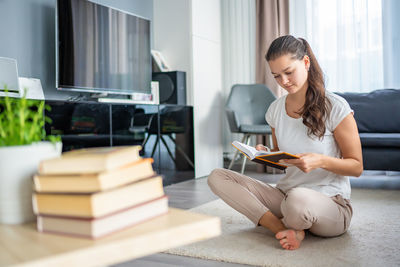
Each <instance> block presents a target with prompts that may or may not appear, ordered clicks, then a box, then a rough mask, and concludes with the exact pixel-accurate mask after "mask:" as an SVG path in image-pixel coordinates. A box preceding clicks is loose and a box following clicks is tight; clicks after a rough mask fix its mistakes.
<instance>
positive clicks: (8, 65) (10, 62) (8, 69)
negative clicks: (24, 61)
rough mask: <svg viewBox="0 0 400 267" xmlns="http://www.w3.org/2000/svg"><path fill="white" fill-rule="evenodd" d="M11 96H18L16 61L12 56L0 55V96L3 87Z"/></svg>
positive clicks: (3, 92)
mask: <svg viewBox="0 0 400 267" xmlns="http://www.w3.org/2000/svg"><path fill="white" fill-rule="evenodd" d="M6 88H7V90H8V95H9V96H11V97H20V96H21V92H20V90H19V79H18V69H17V61H16V60H15V59H13V58H6V57H0V96H4V95H5V89H6Z"/></svg>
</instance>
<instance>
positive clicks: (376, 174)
mask: <svg viewBox="0 0 400 267" xmlns="http://www.w3.org/2000/svg"><path fill="white" fill-rule="evenodd" d="M250 169H251V168H250ZM245 174H246V175H248V176H251V177H254V178H257V179H259V180H262V181H264V182H268V183H275V182H276V181H277V180H278V179H279V178H280V177H282V174H265V173H257V172H254V169H252V170H250V171H248V172H246V173H245ZM351 183H352V187H359V188H380V189H400V172H380V171H365V172H364V174H363V175H362V176H361V177H360V178H351ZM165 191H166V194H167V195H168V196H169V205H170V206H171V207H176V208H181V209H190V208H193V207H196V206H199V205H201V204H204V203H207V202H210V201H212V200H215V199H217V197H216V196H215V195H214V194H213V193H212V192H211V190H210V189H209V188H208V185H207V179H206V178H205V177H203V178H198V179H194V180H189V181H185V182H181V183H178V184H173V185H169V186H166V187H165ZM115 266H117V267H128V266H133V267H149V266H150V267H172V266H190V267H203V266H213V267H214V266H216V267H222V266H225V267H228V266H232V267H233V266H247V265H242V264H232V263H224V262H217V261H210V260H202V259H196V258H190V257H182V256H175V255H169V254H163V253H158V254H154V255H151V256H148V257H143V258H140V259H136V260H133V261H129V262H125V263H121V264H118V265H115Z"/></svg>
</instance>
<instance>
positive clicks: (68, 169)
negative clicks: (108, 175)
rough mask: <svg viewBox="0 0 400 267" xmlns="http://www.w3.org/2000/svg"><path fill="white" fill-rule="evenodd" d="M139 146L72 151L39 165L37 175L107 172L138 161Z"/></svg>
mask: <svg viewBox="0 0 400 267" xmlns="http://www.w3.org/2000/svg"><path fill="white" fill-rule="evenodd" d="M140 150H141V146H117V147H96V148H84V149H77V150H72V151H69V152H65V153H63V154H62V155H61V156H60V157H58V158H52V159H48V160H44V161H42V162H40V164H39V174H82V173H98V172H102V171H108V170H112V169H116V168H119V167H122V166H124V165H127V164H129V163H132V162H135V161H137V160H139V159H140V156H139V151H140Z"/></svg>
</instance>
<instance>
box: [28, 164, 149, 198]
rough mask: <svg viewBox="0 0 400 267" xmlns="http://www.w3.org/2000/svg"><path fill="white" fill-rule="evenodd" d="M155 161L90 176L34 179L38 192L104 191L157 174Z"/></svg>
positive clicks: (56, 176) (129, 165)
mask: <svg viewBox="0 0 400 267" xmlns="http://www.w3.org/2000/svg"><path fill="white" fill-rule="evenodd" d="M152 162H153V159H151V158H146V159H139V160H138V161H136V162H133V163H131V164H128V165H126V166H123V167H121V168H118V169H114V170H110V171H102V172H98V173H89V174H70V175H65V174H64V175H35V176H34V177H33V183H34V189H35V191H36V192H77V193H78V192H80V193H90V192H98V191H104V190H107V189H111V188H115V187H118V186H121V185H124V184H128V183H131V182H134V181H138V180H141V179H144V178H147V177H150V176H154V175H155V172H154V170H153V166H152Z"/></svg>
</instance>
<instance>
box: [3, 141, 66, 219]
mask: <svg viewBox="0 0 400 267" xmlns="http://www.w3.org/2000/svg"><path fill="white" fill-rule="evenodd" d="M61 148H62V143H61V142H59V143H56V144H52V143H51V142H38V143H34V144H32V145H24V146H9V147H0V223H4V224H20V223H24V222H29V221H33V220H34V219H35V216H34V214H33V210H32V192H33V185H32V176H33V175H34V174H35V173H36V172H37V170H38V166H39V162H40V161H41V160H44V159H49V158H54V157H57V156H60V154H61Z"/></svg>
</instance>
